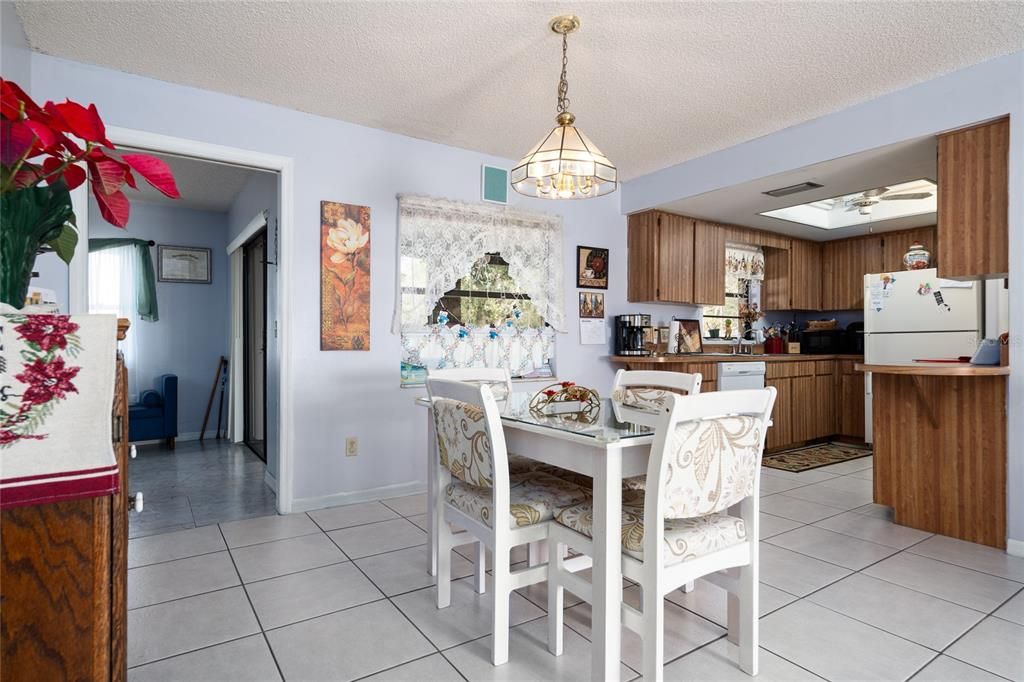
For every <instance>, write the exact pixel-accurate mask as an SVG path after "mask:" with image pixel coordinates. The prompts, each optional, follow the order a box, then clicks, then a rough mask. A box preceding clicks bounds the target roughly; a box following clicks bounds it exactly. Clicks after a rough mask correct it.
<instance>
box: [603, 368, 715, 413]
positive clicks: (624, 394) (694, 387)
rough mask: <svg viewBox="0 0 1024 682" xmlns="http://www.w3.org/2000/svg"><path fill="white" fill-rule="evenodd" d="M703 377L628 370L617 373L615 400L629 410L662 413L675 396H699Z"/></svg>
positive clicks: (613, 391) (677, 373)
mask: <svg viewBox="0 0 1024 682" xmlns="http://www.w3.org/2000/svg"><path fill="white" fill-rule="evenodd" d="M701 380H702V377H701V375H700V374H685V373H683V372H660V371H628V370H622V369H620V370H619V371H618V372H616V374H615V384H614V387H613V389H612V400H615V401H618V402H620V403H622V404H623V405H625V406H626V407H634V408H638V409H646V410H661V409H663V408H665V407H668V405H669V402H670V399H671V398H672V396H675V395H695V394H697V393H700V385H701Z"/></svg>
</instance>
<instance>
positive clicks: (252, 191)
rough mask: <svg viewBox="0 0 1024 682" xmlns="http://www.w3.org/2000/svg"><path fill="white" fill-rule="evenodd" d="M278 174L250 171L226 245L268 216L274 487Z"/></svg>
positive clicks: (269, 448) (269, 433)
mask: <svg viewBox="0 0 1024 682" xmlns="http://www.w3.org/2000/svg"><path fill="white" fill-rule="evenodd" d="M277 180H278V178H277V175H276V174H273V173H258V172H253V174H252V176H251V177H250V178H249V180H248V181H247V182H246V183H245V186H244V187H243V188H242V191H241V192H239V193H238V196H237V197H235V201H234V203H232V205H231V209H230V210H229V211H228V243H231V242H232V241H234V239H235V237H237V236H238V235H239V233H241V231H242V230H243V229H245V227H246V226H247V225H248V224H249V222H250V221H251V220H252V219H253V218H254V217H256V214H258V213H259V212H260V211H265V212H266V215H267V226H268V227H267V260H268V261H271V263H270V264H268V265H267V355H266V358H267V414H266V420H265V421H266V453H267V471H268V472H269V473H270V475H271V477H273V479H274V481H275V485H276V481H277V476H278V471H279V469H278V458H279V454H280V433H279V429H278V420H279V419H280V414H281V405H280V401H279V400H278V395H279V391H280V386H281V376H280V372H279V367H280V353H279V350H280V346H279V345H278V344H277V343H276V342H274V340H273V337H274V329H275V328H276V327H275V325H276V324H277V322H278V321H277V301H278V292H277V272H278V271H277V265H276V263H275V262H274V261H275V256H274V254H275V253H277V248H276V238H277V234H276V232H275V230H274V226H275V225H276V222H277V220H278V214H277Z"/></svg>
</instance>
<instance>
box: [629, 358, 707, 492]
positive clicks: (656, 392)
mask: <svg viewBox="0 0 1024 682" xmlns="http://www.w3.org/2000/svg"><path fill="white" fill-rule="evenodd" d="M702 381H703V377H702V376H701V374H699V373H694V374H687V373H685V372H659V371H629V370H625V369H620V370H619V371H618V372H616V373H615V380H614V381H613V382H612V399H613V400H617V401H619V402H621V403H622V404H623V405H626V406H627V407H635V408H639V409H654V410H657V409H659V408H661V407H663V406H664V405H665V404H666V401H667V399H668V397H669V396H671V395H678V394H679V393H680V391H682V392H684V394H685V395H696V394H698V393H700V385H701V382H702ZM646 484H647V477H646V476H633V477H631V478H627V479H625V480H623V482H622V485H623V488H626V489H630V490H643V489H644V488H645V486H646Z"/></svg>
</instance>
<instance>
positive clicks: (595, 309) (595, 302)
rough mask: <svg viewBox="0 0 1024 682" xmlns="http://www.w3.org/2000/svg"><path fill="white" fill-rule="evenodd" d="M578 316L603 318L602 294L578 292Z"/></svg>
mask: <svg viewBox="0 0 1024 682" xmlns="http://www.w3.org/2000/svg"><path fill="white" fill-rule="evenodd" d="M580 317H583V318H603V317H604V294H596V293H584V292H582V291H581V292H580Z"/></svg>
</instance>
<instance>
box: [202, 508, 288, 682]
mask: <svg viewBox="0 0 1024 682" xmlns="http://www.w3.org/2000/svg"><path fill="white" fill-rule="evenodd" d="M217 529H218V530H219V531H220V536H221V538H222V539H223V540H224V544H225V545H226V544H228V539H227V537H226V536H225V535H224V529H223V528H221V526H220V524H219V523H218V524H217ZM228 556H229V557H230V558H231V565H232V566H234V567H235V573H236V574H237V575H238V581H239V582H240V583H241V584H242V594H244V595H245V600H246V601H247V602H249V608H250V609H252V615H253V617H254V618H255V619H256V627H258V628H259V629H260V634H261V635H262V636H263V641H264V642H265V643H266V645H267V649H268V650H269V651H270V658H271V659H273V661H274V665H275V666H276V667H277V674H278V675H280V676H281V679H282V680H284V671H283V670H281V664H280V663H279V662H278V660H277V654H275V653H274V647H272V646H270V639H269V638H268V637H267V631H266V630H264V629H263V621H262V620H260V614H259V613H258V612H257V611H256V606H255V605H253V603H252V597H250V596H249V590H247V589H246V587H245V581H244V580H242V573H241V571H239V570H238V564H236V563H235V557H234V555H233V554H231V551H230V550H229V551H228Z"/></svg>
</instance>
